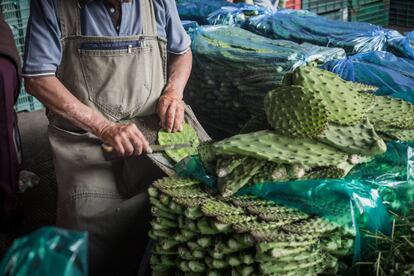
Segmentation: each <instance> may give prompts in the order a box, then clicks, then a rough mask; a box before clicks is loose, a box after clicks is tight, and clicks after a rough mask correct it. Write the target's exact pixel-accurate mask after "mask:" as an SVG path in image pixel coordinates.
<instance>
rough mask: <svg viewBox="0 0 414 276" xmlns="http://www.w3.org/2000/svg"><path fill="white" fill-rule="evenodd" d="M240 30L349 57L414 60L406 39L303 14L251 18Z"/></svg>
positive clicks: (358, 24) (372, 27) (356, 24)
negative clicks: (386, 55) (377, 54)
mask: <svg viewBox="0 0 414 276" xmlns="http://www.w3.org/2000/svg"><path fill="white" fill-rule="evenodd" d="M243 26H246V28H247V29H249V30H251V31H253V32H255V33H258V34H261V35H263V36H266V37H270V38H275V39H287V40H292V41H295V42H297V43H303V42H307V43H312V44H315V45H321V46H329V47H339V48H343V49H344V50H345V51H346V53H347V54H349V55H352V54H357V53H366V52H370V51H389V52H393V53H395V54H396V55H397V56H400V57H407V58H411V59H414V48H412V47H410V40H409V38H407V37H405V36H403V35H402V34H400V33H399V32H397V31H394V30H390V29H385V28H382V27H379V26H376V25H372V24H369V23H362V22H343V21H336V20H331V19H328V18H325V17H322V16H318V15H315V14H312V13H309V12H306V11H291V10H282V11H278V12H276V13H274V14H272V15H262V16H256V17H253V18H250V19H249V20H248V23H247V24H244V25H243Z"/></svg>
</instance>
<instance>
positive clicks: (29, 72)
mask: <svg viewBox="0 0 414 276" xmlns="http://www.w3.org/2000/svg"><path fill="white" fill-rule="evenodd" d="M56 5H57V3H56V0H32V1H31V5H30V18H29V23H28V26H27V35H26V49H25V55H24V64H23V72H22V75H23V77H40V76H49V75H55V73H56V69H57V67H58V66H59V64H60V61H61V58H62V49H61V44H60V37H61V32H60V26H59V20H58V17H57V12H56V11H57V9H56Z"/></svg>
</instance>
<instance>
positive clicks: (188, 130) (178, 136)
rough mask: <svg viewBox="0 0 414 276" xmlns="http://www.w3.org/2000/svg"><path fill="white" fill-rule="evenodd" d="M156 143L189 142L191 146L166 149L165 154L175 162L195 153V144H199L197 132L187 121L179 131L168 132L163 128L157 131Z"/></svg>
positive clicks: (173, 143)
mask: <svg viewBox="0 0 414 276" xmlns="http://www.w3.org/2000/svg"><path fill="white" fill-rule="evenodd" d="M158 143H159V144H160V145H162V146H166V145H175V144H185V143H191V144H192V145H193V148H184V149H177V150H169V151H166V154H167V155H168V156H169V157H170V158H171V159H173V160H174V161H175V162H179V161H181V160H182V159H184V158H185V157H187V156H190V155H194V154H197V146H198V145H199V144H200V140H199V139H198V136H197V132H196V131H195V130H194V129H193V128H192V127H191V126H190V125H189V124H187V123H185V124H184V125H183V130H182V131H180V132H175V133H170V132H167V131H165V130H160V131H159V132H158Z"/></svg>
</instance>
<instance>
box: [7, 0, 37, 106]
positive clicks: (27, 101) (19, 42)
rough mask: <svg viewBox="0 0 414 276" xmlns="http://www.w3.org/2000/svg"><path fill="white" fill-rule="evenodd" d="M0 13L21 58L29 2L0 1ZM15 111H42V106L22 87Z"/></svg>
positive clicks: (24, 0)
mask: <svg viewBox="0 0 414 276" xmlns="http://www.w3.org/2000/svg"><path fill="white" fill-rule="evenodd" d="M0 11H1V12H2V13H3V17H4V19H5V21H6V22H7V23H8V24H9V25H10V28H11V30H12V33H13V36H14V40H15V42H16V46H17V49H18V50H19V53H20V56H21V57H23V52H24V48H25V46H24V45H25V38H26V28H27V21H28V19H29V15H30V1H29V0H18V1H2V0H0ZM14 108H15V110H16V111H18V112H20V111H34V110H38V109H42V108H43V105H42V104H41V103H40V102H39V100H37V99H36V98H35V97H33V96H31V95H29V94H28V93H27V92H26V91H25V90H24V85H22V89H21V91H20V94H19V98H18V99H17V102H16V105H15V107H14Z"/></svg>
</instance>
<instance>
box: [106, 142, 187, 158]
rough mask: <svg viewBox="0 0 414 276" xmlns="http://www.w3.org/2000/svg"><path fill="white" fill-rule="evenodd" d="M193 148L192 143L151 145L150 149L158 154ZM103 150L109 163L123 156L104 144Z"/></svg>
mask: <svg viewBox="0 0 414 276" xmlns="http://www.w3.org/2000/svg"><path fill="white" fill-rule="evenodd" d="M193 146H194V145H193V144H192V143H184V144H173V145H150V148H151V149H152V153H156V152H165V151H168V150H179V149H185V148H192V147H193ZM102 150H103V154H104V157H105V160H107V161H112V160H116V159H120V158H122V157H121V156H118V154H117V153H116V151H115V149H114V148H113V147H111V146H108V145H106V144H102Z"/></svg>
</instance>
